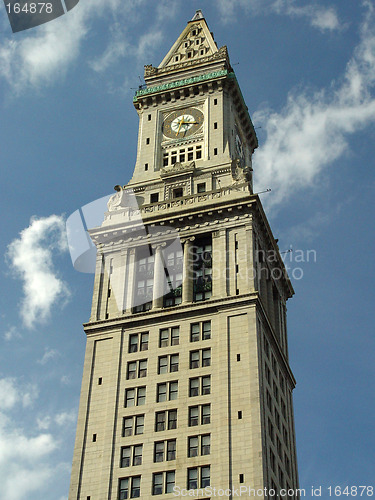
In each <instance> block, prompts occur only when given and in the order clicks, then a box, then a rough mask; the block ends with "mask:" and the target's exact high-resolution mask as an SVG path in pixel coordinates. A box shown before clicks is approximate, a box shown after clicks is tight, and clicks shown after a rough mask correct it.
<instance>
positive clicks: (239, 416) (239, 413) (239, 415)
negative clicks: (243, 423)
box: [238, 411, 242, 420]
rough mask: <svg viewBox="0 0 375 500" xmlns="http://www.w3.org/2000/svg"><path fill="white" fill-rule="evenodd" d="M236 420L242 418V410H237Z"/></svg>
mask: <svg viewBox="0 0 375 500" xmlns="http://www.w3.org/2000/svg"><path fill="white" fill-rule="evenodd" d="M238 420H242V411H239V412H238Z"/></svg>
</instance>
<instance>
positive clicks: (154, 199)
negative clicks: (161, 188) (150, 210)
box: [150, 193, 159, 203]
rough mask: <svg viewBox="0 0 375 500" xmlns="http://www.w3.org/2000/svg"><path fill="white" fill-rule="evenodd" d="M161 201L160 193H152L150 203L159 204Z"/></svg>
mask: <svg viewBox="0 0 375 500" xmlns="http://www.w3.org/2000/svg"><path fill="white" fill-rule="evenodd" d="M158 201H159V193H151V195H150V203H157V202H158Z"/></svg>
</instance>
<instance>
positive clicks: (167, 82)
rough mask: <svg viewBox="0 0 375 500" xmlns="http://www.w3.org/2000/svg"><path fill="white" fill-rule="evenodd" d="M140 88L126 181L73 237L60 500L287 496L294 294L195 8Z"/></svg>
mask: <svg viewBox="0 0 375 500" xmlns="http://www.w3.org/2000/svg"><path fill="white" fill-rule="evenodd" d="M145 81H146V85H145V86H142V87H141V88H139V90H138V91H137V92H136V94H135V96H134V99H133V103H134V106H135V109H136V111H137V113H138V116H139V134H138V150H137V160H136V165H135V168H134V173H133V176H132V178H131V180H130V182H129V183H128V184H127V185H119V186H116V188H115V189H116V191H117V192H116V194H115V195H114V196H113V197H112V198H111V199H110V200H109V202H108V211H107V212H106V214H105V216H104V222H103V223H102V225H101V226H99V227H96V228H92V229H90V230H89V233H90V236H91V238H92V240H93V242H94V243H95V245H96V247H97V250H98V252H97V261H96V274H95V282H94V294H93V302H92V309H91V317H90V320H89V322H88V323H86V324H85V325H84V327H85V332H86V335H87V348H86V356H85V364H84V373H83V380H82V392H81V400H80V409H79V416H78V425H77V437H76V444H75V450H74V457H73V468H72V478H71V486H70V493H69V500H103V499H108V500H117V499H125V498H137V497H140V498H143V499H151V498H154V497H155V498H174V497H175V496H188V495H189V496H195V497H196V498H200V499H206V500H208V499H209V498H213V497H214V496H217V495H218V491H219V490H225V491H226V492H227V493H226V496H228V497H229V498H232V497H233V496H244V497H249V496H250V497H251V496H253V497H257V498H258V499H264V500H265V499H273V498H275V499H276V498H277V497H278V496H279V497H280V496H282V497H283V498H288V499H297V498H298V492H297V488H298V474H297V460H296V447H295V433H294V417H293V402H292V391H293V389H294V386H295V379H294V377H293V374H292V371H291V369H290V366H289V360H288V346H287V331H286V301H287V300H288V299H289V298H291V297H292V295H293V293H294V292H293V288H292V285H291V283H290V280H289V278H288V276H287V273H286V270H285V268H284V265H283V261H282V259H281V257H280V253H279V249H278V246H277V242H276V240H275V239H274V237H273V235H272V232H271V229H270V227H269V224H268V222H267V219H266V216H265V214H264V211H263V209H262V205H261V202H260V200H259V197H258V196H257V194H254V193H253V187H252V166H251V159H252V155H253V153H254V150H255V149H256V148H257V146H258V142H257V138H256V134H255V131H254V127H253V124H252V122H251V118H250V116H249V112H248V109H247V107H246V104H245V102H244V99H243V96H242V93H241V90H240V87H239V85H238V82H237V79H236V76H235V74H234V72H233V68H232V67H231V64H230V60H229V56H228V51H227V48H226V47H225V46H223V47H221V48H218V46H217V45H216V42H215V40H214V37H213V35H212V33H211V32H210V31H209V28H208V26H207V23H206V20H205V19H204V17H203V15H202V12H201V11H197V12H196V14H195V16H194V17H193V19H192V20H191V21H190V22H189V23H188V24H187V26H186V28H185V29H184V31H183V32H182V33H181V35H180V36H179V38H178V39H177V40H176V42H175V43H174V45H173V46H172V48H171V49H170V51H169V52H168V54H167V55H166V56H165V58H164V59H163V61H162V62H161V63H160V65H159V66H158V67H154V66H152V65H148V66H145ZM215 491H216V493H215Z"/></svg>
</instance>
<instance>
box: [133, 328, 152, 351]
mask: <svg viewBox="0 0 375 500" xmlns="http://www.w3.org/2000/svg"><path fill="white" fill-rule="evenodd" d="M147 350H148V332H143V333H134V334H132V335H129V348H128V352H137V351H147Z"/></svg>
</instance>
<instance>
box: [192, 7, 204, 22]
mask: <svg viewBox="0 0 375 500" xmlns="http://www.w3.org/2000/svg"><path fill="white" fill-rule="evenodd" d="M198 19H204V15H203V12H202V11H201V10H200V9H199V10H196V11H195V14H194V17H193V19H192V21H198Z"/></svg>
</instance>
